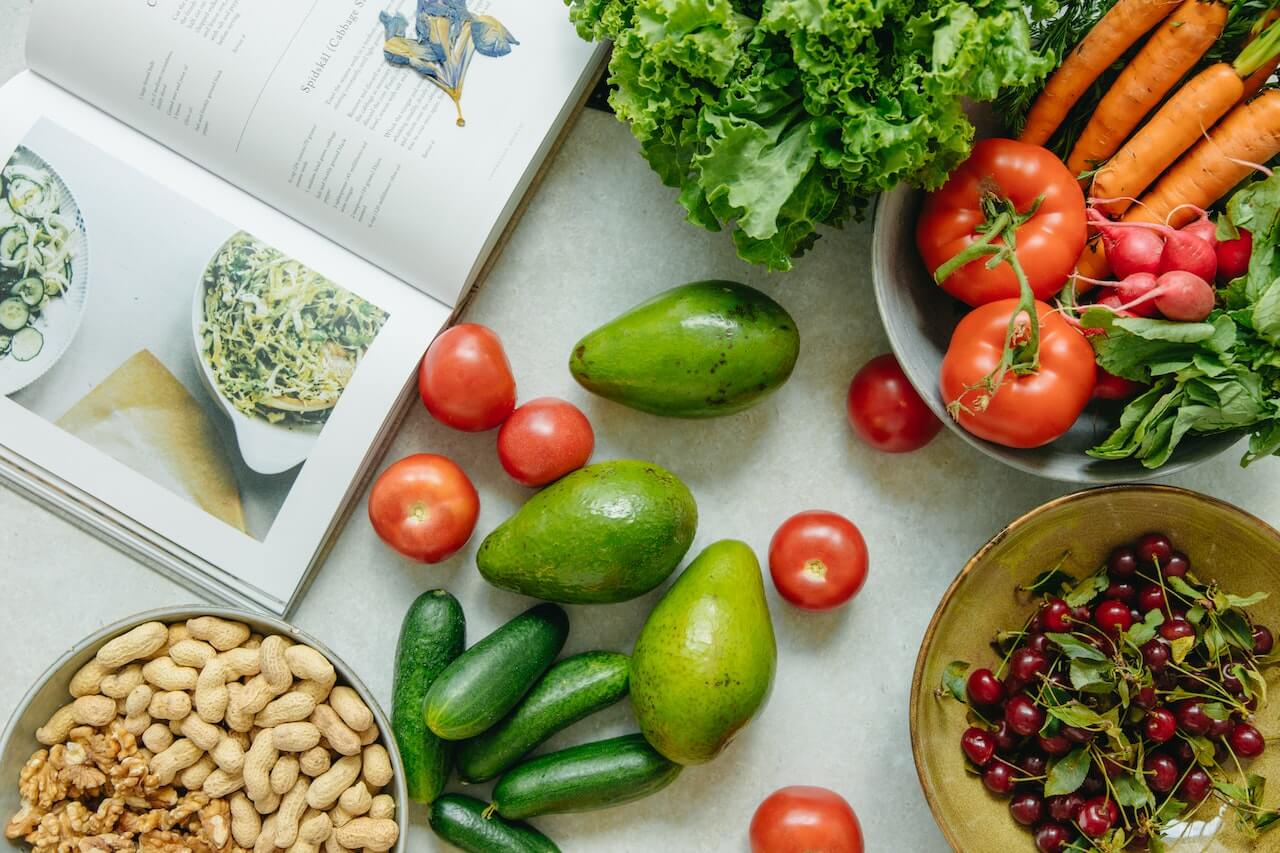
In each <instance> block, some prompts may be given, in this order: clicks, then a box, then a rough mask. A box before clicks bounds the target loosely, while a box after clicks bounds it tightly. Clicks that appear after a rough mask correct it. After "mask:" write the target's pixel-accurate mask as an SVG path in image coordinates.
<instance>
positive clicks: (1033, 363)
mask: <svg viewBox="0 0 1280 853" xmlns="http://www.w3.org/2000/svg"><path fill="white" fill-rule="evenodd" d="M1043 201H1044V196H1040V197H1038V198H1037V199H1036V200H1035V201H1034V202H1032V204H1031V207H1030V208H1028V209H1027V210H1026V212H1022V213H1020V212H1019V211H1018V210H1017V208H1015V207H1014V205H1013V202H1012V201H1010V200H1009V199H1007V198H1001V197H1000V196H997V195H995V194H994V193H986V194H984V195H983V197H982V202H981V204H982V210H983V213H984V214H986V217H987V219H986V221H985V222H983V223H982V224H981V225H979V226H978V228H977V229H975V230H976V231H977V232H978V233H979V235H980V236H979V237H978V239H976V240H974V241H973V242H972V243H970V244H969V245H968V246H966V247H965V248H964V249H962V250H961V251H959V252H957V253H956V254H955V256H954V257H952V258H951V259H950V260H948V261H947V262H946V263H945V264H943V265H942V266H940V267H938V269H937V271H935V272H934V280H936V281H937V282H938V283H939V284H941V283H942V282H944V281H946V279H947V277H948V276H950V275H951V274H952V273H954V272H955V271H956V270H957V269H959V268H960V267H962V266H964V265H965V264H967V263H970V262H972V261H974V260H977V259H978V258H980V257H982V256H985V255H990V256H991V257H990V259H989V260H988V261H987V267H988V268H989V269H994V268H995V267H996V266H997V265H998V264H1001V263H1006V264H1008V265H1009V268H1010V269H1012V270H1013V275H1014V278H1016V279H1017V281H1018V305H1017V307H1016V308H1015V309H1014V311H1013V314H1012V315H1011V316H1010V317H1009V327H1008V329H1007V330H1006V331H1005V336H1004V349H1003V351H1002V353H1001V355H1000V363H999V364H998V365H997V366H996V369H995V370H993V371H991V372H990V373H988V374H987V375H986V376H984V377H982V378H981V379H979V380H978V381H977V382H975V383H973V384H972V385H968V386H966V387H965V389H964V391H963V392H961V394H960V397H958V398H956V399H955V400H952V401H951V402H949V403H948V404H947V411H948V412H949V413H950V414H951V416H952V417H959V415H960V413H961V412H962V411H963V412H968V413H970V414H973V413H974V411H975V410H976V411H978V412H981V411H984V410H985V409H986V408H987V407H988V406H989V405H991V399H992V398H993V397H995V395H996V393H997V392H998V391H999V390H1000V386H1001V384H1002V383H1003V382H1004V378H1005V376H1006V375H1008V373H1009V372H1010V371H1012V372H1013V373H1014V374H1015V375H1018V376H1024V375H1026V374H1029V373H1036V372H1037V371H1039V370H1040V317H1039V316H1038V315H1037V314H1036V296H1035V292H1034V291H1033V290H1032V289H1031V282H1030V281H1029V280H1028V279H1027V273H1026V270H1024V269H1023V268H1022V262H1021V261H1020V260H1019V259H1018V243H1017V234H1018V228H1019V227H1021V226H1022V224H1023V223H1025V222H1026V221H1027V220H1029V219H1031V217H1033V216H1035V215H1036V213H1037V211H1039V210H1040V205H1041V203H1043ZM1024 314H1025V315H1026V317H1027V321H1026V323H1025V325H1024V324H1023V323H1022V317H1023V315H1024ZM1024 330H1025V337H1024ZM970 391H979V392H981V393H979V395H978V397H977V399H976V400H975V401H974V403H973V408H972V409H970V408H969V407H968V406H967V405H965V403H964V402H963V398H964V396H965V395H966V394H968V393H969V392H970Z"/></svg>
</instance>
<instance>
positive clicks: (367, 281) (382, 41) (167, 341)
mask: <svg viewBox="0 0 1280 853" xmlns="http://www.w3.org/2000/svg"><path fill="white" fill-rule="evenodd" d="M27 58H28V64H29V65H30V68H31V70H30V71H27V72H24V73H23V74H21V75H19V76H18V77H16V78H15V79H13V80H11V81H9V82H8V83H7V84H6V85H4V86H3V87H2V88H0V114H3V115H4V120H3V121H2V122H0V479H2V480H4V481H5V482H6V483H8V484H10V485H12V486H15V487H17V488H19V489H21V490H23V491H25V492H26V493H28V494H30V495H32V496H34V497H35V498H37V499H38V500H41V501H42V502H44V503H46V504H47V505H49V506H51V507H52V508H54V509H55V510H57V511H59V512H61V513H63V514H65V515H67V516H68V517H70V518H71V519H73V520H74V521H76V522H78V523H80V524H81V525H83V526H85V527H87V528H89V529H92V530H94V531H97V532H99V533H101V534H103V535H104V536H106V537H108V538H109V539H110V540H112V541H113V542H115V543H117V544H119V545H120V546H122V547H124V548H127V549H128V550H129V551H130V552H132V553H134V554H136V555H137V556H139V557H140V558H141V559H143V560H144V561H146V562H148V563H150V564H151V565H153V566H155V567H157V568H159V569H161V570H162V571H164V572H166V573H168V574H170V575H171V576H173V577H175V578H177V579H179V580H180V581H181V582H183V583H186V584H187V585H190V586H192V587H193V588H196V589H198V590H200V591H202V592H204V593H205V594H208V595H210V596H213V597H217V598H221V599H225V600H229V601H232V602H234V603H239V604H247V605H251V606H256V607H259V608H262V609H265V610H269V611H273V612H276V613H285V612H287V611H288V610H289V609H290V608H291V607H292V606H293V604H294V603H296V601H297V599H298V597H299V595H300V594H301V592H302V591H303V590H304V588H305V586H306V584H307V582H308V580H309V578H310V577H311V574H312V572H313V571H314V570H315V568H316V567H317V566H318V565H319V563H320V562H321V560H322V559H323V556H324V554H325V552H326V551H327V548H328V545H329V544H330V542H331V540H332V538H333V537H334V536H335V535H336V533H337V531H338V530H339V529H340V527H341V525H342V522H343V520H344V519H345V517H346V514H347V512H348V511H349V510H350V508H351V505H352V503H353V502H354V500H355V499H356V498H357V496H358V495H359V493H360V492H361V490H362V488H363V485H364V483H365V481H366V479H367V476H368V474H370V473H371V469H372V467H373V466H374V464H375V462H376V460H377V459H378V457H379V456H380V454H381V452H382V450H383V449H384V447H385V445H386V443H387V442H388V441H389V439H390V436H391V434H392V433H393V432H394V429H395V426H396V424H397V422H398V420H399V414H400V413H401V412H403V411H404V404H405V403H406V402H407V401H408V399H410V390H411V387H412V385H411V382H410V380H411V378H412V376H413V372H414V367H415V366H416V364H417V361H418V359H419V358H420V357H421V355H422V352H423V350H424V349H425V348H426V346H427V344H428V343H429V342H430V340H431V338H432V337H434V336H435V334H436V333H437V332H438V331H439V330H440V329H441V328H442V327H443V326H444V325H445V324H446V323H447V322H448V321H449V318H450V317H451V316H452V315H453V314H454V312H455V310H456V309H457V308H458V307H459V306H460V305H461V303H462V302H463V301H464V300H465V298H466V296H467V294H468V293H470V292H471V289H472V288H473V287H474V286H475V284H476V283H477V282H478V281H479V279H480V277H481V273H482V270H483V269H484V267H485V265H486V263H487V262H488V261H489V259H490V258H491V256H492V255H493V253H494V251H495V248H496V247H497V245H498V244H499V243H500V241H501V239H502V235H503V233H504V230H505V229H506V228H507V227H508V226H509V224H510V223H511V221H512V218H513V216H514V214H515V213H516V211H517V208H518V207H519V205H520V203H521V201H522V199H523V198H524V197H525V194H526V192H527V191H528V189H529V187H530V185H531V183H532V182H533V180H534V179H535V177H536V175H537V173H538V171H539V169H540V167H541V165H542V163H543V161H544V160H545V158H546V157H547V156H548V154H549V152H550V151H551V150H552V149H553V147H554V145H555V143H556V141H557V139H558V138H559V136H560V134H561V132H562V131H563V129H564V127H565V125H566V124H567V122H568V121H569V120H570V118H571V117H572V116H573V115H574V113H575V110H576V108H577V107H578V106H579V105H580V104H581V102H582V100H583V99H584V97H585V94H586V92H587V91H588V90H589V89H590V85H591V82H592V80H593V79H594V77H595V75H596V72H597V70H598V68H599V66H600V62H601V60H602V58H603V57H602V55H601V51H600V49H599V48H597V47H595V46H593V45H590V44H587V43H585V42H582V41H581V40H579V39H578V38H577V36H576V35H575V33H574V31H573V28H572V26H571V25H570V24H569V23H568V20H567V16H566V15H565V14H564V10H563V8H562V6H561V5H560V4H559V3H541V2H530V0H399V2H396V0H382V1H381V2H376V3H375V2H372V0H273V1H272V2H270V3H248V2H242V0H97V2H93V3H85V2H78V0H37V2H36V4H35V7H34V11H33V15H32V23H31V30H30V35H29V40H28V44H27ZM86 571H92V567H86Z"/></svg>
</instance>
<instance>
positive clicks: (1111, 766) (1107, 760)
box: [1102, 755, 1126, 779]
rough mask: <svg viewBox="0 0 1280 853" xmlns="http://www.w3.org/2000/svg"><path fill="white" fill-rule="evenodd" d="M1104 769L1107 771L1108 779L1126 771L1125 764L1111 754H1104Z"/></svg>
mask: <svg viewBox="0 0 1280 853" xmlns="http://www.w3.org/2000/svg"><path fill="white" fill-rule="evenodd" d="M1102 769H1103V770H1105V771H1106V773H1107V778H1108V779H1115V778H1118V777H1119V776H1122V775H1124V773H1125V772H1126V768H1125V766H1124V765H1123V764H1121V763H1120V762H1119V761H1118V760H1117V759H1115V758H1112V757H1111V756H1110V755H1104V756H1102Z"/></svg>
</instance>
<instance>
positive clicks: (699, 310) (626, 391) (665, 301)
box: [569, 281, 800, 418]
mask: <svg viewBox="0 0 1280 853" xmlns="http://www.w3.org/2000/svg"><path fill="white" fill-rule="evenodd" d="M799 354H800V333H799V331H798V330H797V329H796V324H795V321H794V320H792V319H791V315H790V314H788V313H787V312H786V309H784V308H783V307H782V306H781V305H779V304H778V303H777V302H774V301H773V300H772V299H770V298H769V297H768V296H765V295H764V294H763V293H761V292H760V291H758V290H754V289H753V288H750V287H747V286H746V285H744V284H738V283H736V282H732V281H698V282H694V283H693V284H686V285H683V286H681V287H677V288H675V289H673V290H668V291H666V292H665V293H661V294H659V295H658V296H657V297H655V298H654V299H652V300H650V301H648V302H646V303H644V304H643V305H639V306H637V307H635V308H633V309H631V310H630V311H628V312H627V313H625V314H623V315H622V316H620V317H618V318H616V319H614V320H612V321H610V322H609V323H606V324H605V325H603V326H601V327H600V328H598V329H596V330H595V331H594V332H592V333H590V334H589V335H587V336H586V337H585V338H583V339H582V340H581V341H579V342H578V345H577V346H575V347H574V348H573V354H572V356H570V358H569V370H570V371H571V372H572V373H573V378H574V379H576V380H578V383H579V384H580V385H582V387H584V388H586V389H587V390H588V391H591V392H592V393H594V394H599V395H600V396H601V397H604V398H606V399H609V400H613V401H614V402H617V403H622V404H623V405H624V406H630V407H631V408H633V409H639V410H640V411H642V412H649V413H650V414H654V415H665V416H668V417H676V418H714V417H718V416H720V415H731V414H733V413H734V412H740V411H742V410H743V409H747V408H750V407H751V406H753V405H755V404H756V403H758V402H760V400H762V399H763V398H764V397H766V396H768V395H769V394H771V393H773V392H774V391H776V390H777V389H778V388H779V387H781V386H782V383H784V382H786V381H787V378H788V377H790V376H791V371H792V369H793V368H794V367H795V365H796V358H797V357H798V356H799Z"/></svg>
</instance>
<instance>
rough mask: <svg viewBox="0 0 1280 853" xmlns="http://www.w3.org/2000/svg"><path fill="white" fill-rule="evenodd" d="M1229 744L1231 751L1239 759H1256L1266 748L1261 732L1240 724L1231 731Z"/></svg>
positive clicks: (1245, 724)
mask: <svg viewBox="0 0 1280 853" xmlns="http://www.w3.org/2000/svg"><path fill="white" fill-rule="evenodd" d="M1229 742H1230V744H1231V749H1232V751H1233V752H1235V754H1236V755H1238V756H1240V757H1241V758H1257V757H1258V756H1259V755H1262V753H1263V752H1264V751H1266V748H1267V742H1266V741H1265V740H1263V739H1262V732H1260V731H1258V730H1257V729H1255V728H1254V727H1253V726H1251V725H1249V724H1248V723H1240V724H1239V725H1237V726H1236V727H1235V728H1234V729H1232V730H1231V737H1230V739H1229Z"/></svg>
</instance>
